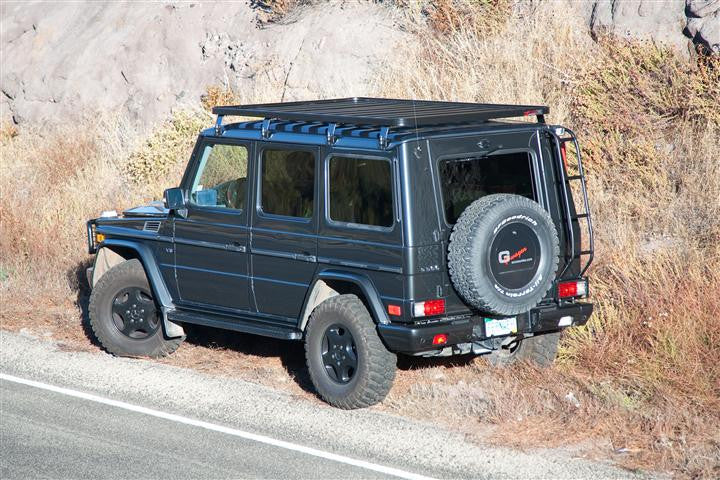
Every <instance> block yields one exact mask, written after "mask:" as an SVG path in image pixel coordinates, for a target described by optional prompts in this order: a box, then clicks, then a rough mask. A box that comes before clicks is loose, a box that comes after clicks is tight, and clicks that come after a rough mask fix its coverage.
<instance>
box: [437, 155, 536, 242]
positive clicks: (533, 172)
mask: <svg viewBox="0 0 720 480" xmlns="http://www.w3.org/2000/svg"><path fill="white" fill-rule="evenodd" d="M512 153H527V154H528V155H530V159H529V160H530V169H531V171H530V181H531V183H532V190H533V201H535V202H538V198H539V192H538V184H537V178H536V172H537V171H538V157H537V154H536V152H535V151H534V150H533V149H531V148H506V149H500V150H496V151H494V152H492V153H490V155H482V151H479V152H467V153H460V154H452V155H441V156H439V157H437V159H436V160H435V168H436V169H437V170H436V171H437V175H436V177H437V182H438V191H439V192H440V195H439V199H438V200H440V207H441V208H440V210H441V216H442V221H443V222H444V223H445V226H446V227H448V228H453V227H454V226H455V224H454V223H450V222H448V219H447V213H446V208H445V191H444V188H443V182H442V179H441V178H440V162H444V161H445V160H459V159H462V158H468V157H473V156H476V157H478V158H490V157H494V156H497V155H508V154H512ZM538 203H540V202H538Z"/></svg>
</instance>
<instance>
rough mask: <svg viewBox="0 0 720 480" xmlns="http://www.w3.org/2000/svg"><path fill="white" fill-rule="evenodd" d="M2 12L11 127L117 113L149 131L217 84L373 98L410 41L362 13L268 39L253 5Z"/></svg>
mask: <svg viewBox="0 0 720 480" xmlns="http://www.w3.org/2000/svg"><path fill="white" fill-rule="evenodd" d="M1 8H2V19H1V20H0V31H1V32H2V34H1V37H0V48H1V49H2V60H1V62H2V74H1V75H0V88H1V89H2V93H3V95H2V97H1V101H2V103H1V104H0V105H1V107H2V119H1V120H3V121H9V120H10V119H11V118H12V119H14V121H15V122H16V123H19V124H23V123H28V122H30V123H34V124H47V123H51V124H56V123H59V122H73V121H77V120H79V119H81V118H87V117H92V116H93V115H95V114H96V113H97V112H98V111H108V112H112V113H113V114H118V115H121V116H127V117H129V119H130V120H131V121H132V122H138V123H139V124H141V125H143V126H149V125H150V124H151V123H153V122H156V121H158V120H162V119H164V118H166V117H167V115H168V114H169V113H170V111H171V110H172V109H177V108H183V107H187V106H198V105H199V100H200V96H201V95H202V94H203V93H204V92H205V91H206V90H207V87H208V86H210V85H223V86H226V87H227V88H232V89H233V90H235V91H237V92H242V93H243V95H244V97H245V98H247V99H252V98H254V97H258V96H260V95H262V96H264V97H266V98H267V97H272V98H273V99H275V100H278V101H280V100H293V99H297V98H304V97H312V96H326V97H334V96H350V95H363V94H367V93H368V92H369V91H370V88H371V84H372V77H371V74H372V72H373V71H374V70H375V69H376V67H377V65H378V64H379V63H380V62H384V61H389V60H391V59H392V54H393V52H394V51H395V48H394V46H395V44H396V43H397V42H399V41H401V40H402V39H403V38H404V35H403V34H402V33H400V31H399V30H398V29H396V28H393V18H392V14H393V10H391V9H388V8H385V7H382V6H378V5H373V4H367V5H359V4H357V3H355V2H348V3H340V2H333V3H330V4H328V5H324V6H322V8H313V9H311V11H308V12H306V13H304V14H301V13H302V12H296V13H295V14H294V15H293V16H292V17H290V18H287V19H285V21H284V22H282V23H276V24H273V25H267V26H264V28H261V27H260V26H259V25H258V23H257V20H256V12H255V11H254V10H253V9H252V8H251V7H250V6H249V5H248V4H247V3H246V2H218V3H212V2H198V3H181V2H176V3H166V2H162V3H155V2H152V3H151V2H141V3H134V4H132V5H130V4H123V3H120V2H117V3H110V4H101V3H95V2H72V3H63V2H59V3H49V4H48V3H45V2H37V3H34V4H26V3H3V4H2V7H1ZM340 25H341V26H342V28H338V26H340ZM260 92H262V93H260Z"/></svg>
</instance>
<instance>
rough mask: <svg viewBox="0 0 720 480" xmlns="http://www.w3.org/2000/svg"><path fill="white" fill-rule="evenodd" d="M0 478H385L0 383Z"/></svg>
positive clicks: (256, 443)
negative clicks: (0, 452) (0, 455)
mask: <svg viewBox="0 0 720 480" xmlns="http://www.w3.org/2000/svg"><path fill="white" fill-rule="evenodd" d="M0 405H1V408H2V426H1V427H0V440H1V442H0V444H1V446H2V457H1V458H0V478H3V479H11V478H96V479H101V478H316V477H320V478H348V479H352V478H392V477H388V476H384V475H382V474H380V473H378V472H373V471H369V470H366V469H363V468H358V467H354V466H351V465H345V464H342V463H338V462H334V461H331V460H325V459H320V458H317V457H314V456H310V455H307V454H303V453H299V452H294V451H290V450H287V449H284V448H279V447H274V446H270V445H266V444H262V443H259V442H254V441H250V440H246V439H242V438H237V437H235V436H231V435H227V434H224V433H220V432H213V431H208V430H206V429H202V428H198V427H194V426H190V425H183V424H181V423H177V422H173V421H170V420H164V419H160V418H153V417H151V416H148V415H143V414H142V413H137V412H131V411H125V410H122V409H119V408H116V407H112V406H108V405H102V404H98V403H94V402H91V401H87V400H83V399H78V398H73V397H69V396H66V395H61V394H58V393H54V392H48V391H44V390H40V389H37V388H34V387H30V386H26V385H19V384H17V383H13V382H9V381H6V380H0Z"/></svg>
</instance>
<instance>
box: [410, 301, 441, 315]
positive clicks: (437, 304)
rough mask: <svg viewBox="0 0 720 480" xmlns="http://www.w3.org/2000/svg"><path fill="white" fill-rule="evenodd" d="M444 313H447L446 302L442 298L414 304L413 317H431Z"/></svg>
mask: <svg viewBox="0 0 720 480" xmlns="http://www.w3.org/2000/svg"><path fill="white" fill-rule="evenodd" d="M443 313H445V300H444V299H442V298H438V299H437V300H426V301H424V302H416V303H413V317H431V316H433V315H442V314H443Z"/></svg>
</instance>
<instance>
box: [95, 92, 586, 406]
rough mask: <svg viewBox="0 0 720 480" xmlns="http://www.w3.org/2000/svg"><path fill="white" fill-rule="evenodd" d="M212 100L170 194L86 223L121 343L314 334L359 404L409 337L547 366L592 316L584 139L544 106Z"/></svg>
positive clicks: (328, 390)
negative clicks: (211, 119) (190, 335)
mask: <svg viewBox="0 0 720 480" xmlns="http://www.w3.org/2000/svg"><path fill="white" fill-rule="evenodd" d="M213 113H214V114H216V115H217V121H216V124H215V126H214V127H212V128H209V129H207V130H205V131H203V132H201V133H200V136H199V137H198V140H197V144H196V146H195V149H194V151H193V153H192V156H191V158H190V161H189V163H188V166H187V169H186V171H185V174H184V176H183V178H182V181H181V182H180V186H179V187H177V188H171V189H168V190H166V191H165V195H164V203H163V204H157V203H156V204H152V205H149V206H146V207H140V208H136V209H132V210H128V211H125V212H124V213H123V215H121V216H117V215H112V214H104V215H103V216H101V217H100V218H96V219H93V220H90V221H89V222H88V223H87V231H88V243H89V250H90V253H96V256H95V261H94V264H93V266H92V267H91V268H90V269H89V270H88V279H89V282H90V285H91V286H92V293H91V296H90V305H89V313H90V315H89V319H90V326H91V328H92V330H93V332H94V333H95V335H96V336H97V338H98V340H99V341H100V343H101V344H102V345H103V347H104V348H105V349H107V351H109V352H111V353H113V354H116V355H131V356H138V355H146V356H161V355H166V354H169V353H171V352H173V351H174V350H175V349H176V348H177V347H178V346H179V344H180V343H181V342H182V340H183V339H184V335H185V332H184V326H186V325H188V324H196V325H204V326H211V327H216V328H222V329H227V330H233V331H238V332H245V333H251V334H257V335H265V336H269V337H276V338H282V339H290V340H301V341H304V343H305V351H306V358H307V366H308V369H309V372H310V376H311V378H312V381H313V384H314V385H315V387H316V389H317V391H318V393H319V395H320V396H321V397H322V398H323V399H324V400H326V401H327V402H329V403H330V404H332V405H335V406H337V407H340V408H347V409H350V408H360V407H366V406H369V405H372V404H375V403H377V402H379V401H382V399H383V398H385V396H386V394H387V393H388V391H389V390H390V388H391V385H392V382H393V379H394V376H395V369H396V360H397V357H396V355H397V354H403V355H422V356H447V355H455V354H487V355H488V357H489V359H490V361H491V362H492V363H494V364H508V363H512V362H515V361H517V360H523V359H525V360H530V361H535V362H538V363H540V364H548V363H550V362H552V361H553V359H554V358H555V353H556V350H557V344H558V338H559V334H560V332H561V331H562V330H563V329H564V328H567V327H571V326H576V325H583V324H585V323H586V322H587V320H588V317H589V316H590V314H591V312H592V304H590V303H587V302H586V301H583V299H585V298H586V297H587V296H588V282H587V278H586V276H585V273H586V271H587V269H588V266H589V265H590V262H591V261H592V256H593V237H592V223H591V218H590V212H589V209H588V200H587V192H586V188H585V179H584V174H583V167H582V161H581V158H580V148H579V147H578V144H577V140H576V138H575V135H574V134H573V133H572V132H571V131H570V130H568V129H567V128H563V127H561V126H555V125H548V124H546V123H545V115H546V114H547V113H548V108H547V107H544V106H527V105H493V104H475V103H453V102H434V101H414V100H391V99H376V98H348V99H335V100H322V101H309V102H294V103H278V104H264V105H244V106H228V107H216V108H214V109H213ZM225 117H246V119H245V121H238V122H236V123H224V118H225ZM247 117H250V118H252V119H251V120H247ZM515 117H525V118H524V119H520V120H514V121H510V120H501V119H510V118H515ZM528 120H535V121H528ZM566 147H568V148H566ZM573 191H574V192H575V196H576V197H579V198H580V206H581V207H582V208H581V209H580V211H576V203H575V201H574V199H573V197H574V195H573Z"/></svg>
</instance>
